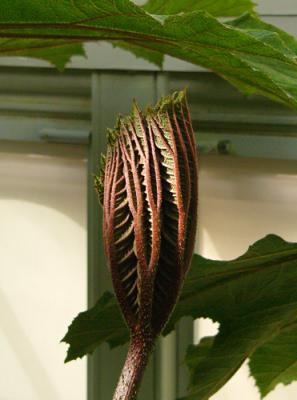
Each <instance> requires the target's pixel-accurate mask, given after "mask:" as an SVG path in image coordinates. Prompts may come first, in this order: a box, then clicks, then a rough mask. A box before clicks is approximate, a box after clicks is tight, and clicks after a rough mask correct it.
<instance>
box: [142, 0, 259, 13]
mask: <svg viewBox="0 0 297 400" xmlns="http://www.w3.org/2000/svg"><path fill="white" fill-rule="evenodd" d="M254 5H255V4H254V3H253V2H252V1H251V0H227V1H224V2H222V1H216V0H212V1H209V0H196V1H193V0H183V1H176V0H170V1H166V2H164V1H162V0H149V1H147V3H146V4H144V6H143V8H144V10H146V11H147V12H149V13H151V14H162V15H172V14H178V13H180V12H191V11H196V10H204V11H207V12H209V13H210V14H212V15H213V16H216V17H235V16H237V15H240V14H242V13H244V12H247V11H250V12H251V11H253V8H254Z"/></svg>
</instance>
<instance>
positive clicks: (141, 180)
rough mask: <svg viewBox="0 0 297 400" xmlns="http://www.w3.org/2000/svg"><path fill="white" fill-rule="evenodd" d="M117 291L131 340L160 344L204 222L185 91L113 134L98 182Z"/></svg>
mask: <svg viewBox="0 0 297 400" xmlns="http://www.w3.org/2000/svg"><path fill="white" fill-rule="evenodd" d="M95 186H96V189H97V192H98V195H99V200H100V202H101V204H102V206H103V236H104V246H105V253H106V257H107V260H108V264H109V268H110V272H111V276H112V281H113V285H114V290H115V293H116V296H117V299H118V301H119V304H120V307H121V310H122V313H123V315H124V318H125V320H126V322H127V325H128V326H129V328H130V331H131V335H132V337H133V336H139V335H146V336H147V337H150V338H151V339H152V340H153V339H154V338H155V337H156V336H157V335H158V334H159V333H160V332H161V330H162V328H163V327H164V325H165V323H166V322H167V320H168V317H169V315H170V313H171V312H172V309H173V307H174V305H175V304H176V301H177V299H178V296H179V293H180V289H181V287H182V284H183V281H184V278H185V274H186V272H187V270H188V268H189V265H190V261H191V257H192V253H193V247H194V240H195V232H196V220H197V156H196V146H195V140H194V134H193V128H192V124H191V119H190V114H189V110H188V105H187V99H186V95H185V92H179V93H174V94H173V95H172V96H168V97H165V98H162V99H161V101H160V102H159V103H158V104H157V105H156V106H155V107H154V108H151V109H148V110H146V112H142V111H141V110H140V109H139V108H138V106H137V105H136V104H134V106H133V111H132V114H131V115H130V116H127V117H120V118H119V119H118V121H117V125H116V128H115V129H114V130H112V131H110V132H109V139H108V149H107V154H106V157H105V158H104V159H103V161H102V167H101V172H100V174H99V176H97V177H96V178H95Z"/></svg>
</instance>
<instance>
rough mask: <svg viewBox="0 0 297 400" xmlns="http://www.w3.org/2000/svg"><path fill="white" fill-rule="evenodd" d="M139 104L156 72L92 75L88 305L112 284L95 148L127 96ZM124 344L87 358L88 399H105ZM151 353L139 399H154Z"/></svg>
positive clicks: (127, 105) (149, 95) (151, 97)
mask: <svg viewBox="0 0 297 400" xmlns="http://www.w3.org/2000/svg"><path fill="white" fill-rule="evenodd" d="M134 98H135V99H137V102H138V103H139V104H140V106H141V107H144V106H146V105H148V104H151V103H153V102H154V101H155V99H156V88H155V76H154V74H152V73H135V72H133V73H124V72H123V73H121V72H116V73H113V72H112V71H111V72H101V73H94V74H93V76H92V129H91V137H90V145H89V168H88V174H89V191H88V192H89V193H88V233H89V239H88V265H89V267H88V268H89V273H88V285H89V296H88V305H89V307H91V306H92V305H94V303H95V302H96V301H97V300H98V298H99V297H100V295H101V294H102V293H103V292H104V291H106V290H111V281H110V278H109V273H108V270H107V266H106V263H105V259H104V252H103V244H102V242H103V241H102V232H101V225H102V213H101V210H100V207H99V205H98V201H97V198H96V196H95V194H94V190H93V174H94V173H95V172H96V171H97V169H98V161H99V156H100V153H102V152H104V151H105V147H106V128H108V127H113V126H114V124H115V121H116V116H117V115H118V114H119V113H122V114H125V113H128V112H130V110H131V105H132V100H133V99H134ZM126 351H127V349H126V346H122V347H120V348H117V349H114V350H112V351H111V350H110V349H109V348H108V346H107V345H103V346H100V348H99V349H97V350H96V351H95V352H94V354H93V355H92V356H91V357H89V358H88V400H109V399H112V394H113V391H114V388H115V385H116V383H117V380H118V377H119V374H120V370H121V368H122V365H123V362H124V358H125V355H126ZM153 365H154V357H152V360H151V363H150V365H149V366H148V369H147V370H146V373H145V377H144V381H143V384H142V387H141V391H140V395H139V400H154V399H155V397H154V393H155V381H154V372H153Z"/></svg>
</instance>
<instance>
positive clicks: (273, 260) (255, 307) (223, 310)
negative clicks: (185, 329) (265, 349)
mask: <svg viewBox="0 0 297 400" xmlns="http://www.w3.org/2000/svg"><path fill="white" fill-rule="evenodd" d="M296 285H297V244H292V243H287V242H285V241H283V240H282V239H280V238H279V237H277V236H274V235H269V236H267V237H266V238H264V239H262V240H260V241H259V242H257V243H256V244H254V245H253V246H251V247H250V248H249V250H248V251H247V253H246V254H245V255H244V256H242V257H239V258H238V259H236V260H233V261H229V262H226V261H225V262H221V261H216V262H211V261H206V260H202V259H199V258H197V256H196V257H195V260H194V265H193V267H192V270H191V272H190V275H189V277H188V280H187V285H186V286H185V290H184V291H183V293H182V297H181V299H180V303H179V304H178V306H177V307H176V310H175V313H174V315H173V316H172V319H171V321H170V323H169V325H168V327H167V332H169V331H170V329H172V327H173V326H174V323H175V322H177V321H178V320H179V319H180V318H181V317H182V316H185V315H191V316H192V317H193V318H198V317H210V318H212V319H213V320H215V321H218V322H219V323H220V329H219V333H218V335H217V336H216V337H215V338H214V341H213V345H212V346H211V347H210V348H209V351H208V352H207V353H206V356H205V357H204V358H202V359H201V358H200V359H198V360H197V363H193V362H191V363H189V367H190V370H191V380H190V386H189V395H188V396H187V397H185V398H184V399H183V400H192V399H193V400H194V399H199V400H206V399H208V398H209V397H210V396H212V395H213V394H214V393H215V392H217V391H218V390H219V389H220V388H221V387H222V386H223V385H224V384H225V383H226V382H227V381H228V380H229V379H230V377H231V376H232V375H233V374H234V373H235V372H236V371H237V370H238V368H239V367H240V366H241V365H242V363H243V362H244V361H245V360H246V359H247V358H248V357H250V356H251V355H252V354H253V353H254V351H255V350H256V349H258V348H261V346H263V345H264V344H266V343H269V342H270V341H271V340H272V341H273V340H274V339H275V338H276V337H277V336H278V335H279V334H282V333H283V332H286V331H287V329H288V327H289V326H290V325H293V326H295V324H296V322H297V291H296ZM288 346H289V343H288ZM191 351H192V352H193V349H192V350H191V349H190V354H189V353H188V359H189V357H194V356H193V355H191ZM295 356H296V359H297V355H296V354H295ZM291 360H292V357H291ZM286 362H287V363H289V362H290V360H286ZM291 377H292V375H291Z"/></svg>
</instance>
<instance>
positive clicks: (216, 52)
mask: <svg viewBox="0 0 297 400" xmlns="http://www.w3.org/2000/svg"><path fill="white" fill-rule="evenodd" d="M8 9H9V10H8ZM47 9H48V4H47V2H45V0H42V1H39V2H35V1H33V0H31V1H28V2H26V3H25V4H23V3H20V0H14V2H13V6H12V5H11V3H9V6H8V1H7V0H4V1H3V2H1V4H0V40H2V46H1V49H0V54H1V55H14V54H16V55H18V56H19V55H21V54H22V48H23V49H24V53H23V54H24V55H30V56H34V55H35V56H36V57H40V49H41V48H42V47H43V46H44V45H45V44H47V50H46V52H47V53H48V57H51V58H53V59H54V58H55V57H57V56H56V55H55V54H54V53H52V55H50V52H54V49H55V43H59V41H60V42H61V40H65V41H67V43H69V41H70V42H75V43H76V44H78V43H83V42H86V41H99V40H107V41H111V42H115V43H118V42H121V43H123V42H124V43H125V47H126V48H127V49H128V48H129V47H130V49H131V50H132V51H133V52H134V54H135V53H136V54H137V55H139V48H143V49H145V53H144V57H145V58H146V59H149V60H150V61H152V62H155V63H157V64H158V63H160V62H161V57H158V56H157V54H158V53H159V54H161V55H162V54H163V55H165V54H166V55H170V56H172V57H175V58H179V59H182V60H184V61H187V62H191V63H194V64H197V65H201V66H203V67H205V68H209V69H211V70H213V71H214V72H216V73H217V74H219V75H221V76H222V77H224V78H225V79H227V80H228V81H229V82H230V83H232V84H233V85H235V86H236V87H237V88H238V89H239V90H241V91H243V92H244V93H247V94H251V93H253V94H258V95H263V96H266V97H269V98H270V99H273V100H277V101H280V102H283V103H285V104H287V105H289V106H291V107H295V108H297V87H296V84H295V82H296V80H297V62H296V55H297V44H296V43H297V42H296V40H295V39H294V38H292V37H289V35H288V34H286V33H285V32H282V31H281V30H280V29H278V28H274V27H271V26H268V24H265V23H262V22H259V21H258V22H257V21H256V18H255V17H252V16H250V17H245V18H246V20H245V22H244V21H238V20H235V21H234V22H233V23H232V22H229V23H222V22H220V21H219V20H217V19H216V18H214V17H213V16H212V15H211V14H209V13H208V12H207V11H205V10H194V11H192V12H190V13H184V14H181V15H172V16H161V17H160V16H159V17H156V16H153V15H150V14H148V13H147V12H145V10H143V9H142V8H141V7H138V6H136V5H135V4H133V3H132V2H130V1H129V0H114V1H112V0H100V1H99V0H96V1H93V2H91V1H82V0H78V1H76V2H75V6H73V3H72V2H70V1H68V0H64V1H63V2H60V3H59V5H58V6H57V7H56V8H53V9H51V10H49V11H48V12H47ZM20 10H21V11H20ZM252 20H253V22H252ZM8 39H14V46H12V43H10V44H9V45H8V43H7V40H8ZM29 39H30V40H36V42H35V46H33V47H32V46H31V47H30V49H29V50H30V54H28V42H27V41H28V40H29ZM49 41H52V42H51V43H52V44H51V46H50V45H49ZM287 41H288V43H287ZM285 42H286V43H285ZM51 48H52V50H51ZM34 49H35V50H34ZM79 51H80V50H79ZM73 54H76V50H74V49H73ZM69 56H70V55H69ZM43 57H45V55H44V54H43ZM68 58H69V57H68ZM66 61H67V60H66V59H64V60H62V59H60V60H59V66H60V68H61V65H62V64H63V65H65V63H66Z"/></svg>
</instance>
